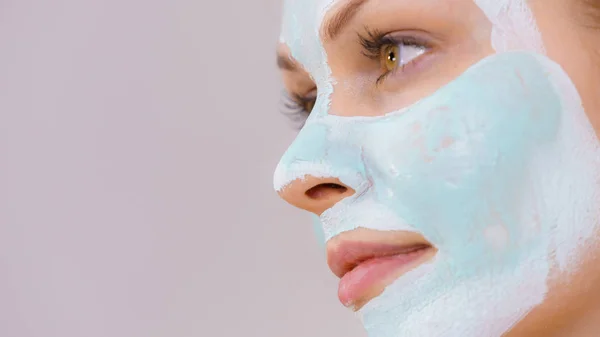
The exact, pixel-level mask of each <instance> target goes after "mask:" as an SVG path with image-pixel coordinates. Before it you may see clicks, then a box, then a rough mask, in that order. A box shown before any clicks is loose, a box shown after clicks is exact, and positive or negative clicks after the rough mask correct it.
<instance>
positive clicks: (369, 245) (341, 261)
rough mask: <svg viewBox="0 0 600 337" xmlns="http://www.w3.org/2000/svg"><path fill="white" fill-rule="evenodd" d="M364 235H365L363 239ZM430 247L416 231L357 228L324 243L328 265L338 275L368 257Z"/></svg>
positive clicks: (368, 258)
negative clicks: (384, 230) (383, 230)
mask: <svg viewBox="0 0 600 337" xmlns="http://www.w3.org/2000/svg"><path fill="white" fill-rule="evenodd" d="M365 233H366V234H367V235H364V234H365ZM365 236H368V238H366V239H365ZM432 247H433V246H432V245H431V244H430V243H429V242H428V241H427V240H425V238H423V237H422V236H421V235H419V234H417V233H410V232H381V231H374V230H368V229H358V230H353V231H350V232H345V233H342V234H340V235H338V236H336V237H334V238H333V239H331V240H330V241H329V242H328V243H327V264H328V265H329V268H330V269H331V271H332V272H333V273H334V274H335V275H336V276H337V277H339V278H342V277H344V275H346V273H348V272H350V271H352V270H353V269H354V268H356V267H357V266H358V265H360V264H361V263H363V262H366V261H369V260H371V259H374V258H380V257H387V256H394V255H400V254H408V253H412V252H415V251H418V250H421V249H427V248H432Z"/></svg>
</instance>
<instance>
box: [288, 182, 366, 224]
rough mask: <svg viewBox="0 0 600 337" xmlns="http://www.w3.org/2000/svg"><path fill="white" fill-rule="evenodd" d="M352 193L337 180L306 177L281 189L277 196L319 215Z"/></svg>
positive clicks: (350, 189) (352, 191)
mask: <svg viewBox="0 0 600 337" xmlns="http://www.w3.org/2000/svg"><path fill="white" fill-rule="evenodd" d="M354 192H355V191H354V190H353V189H352V188H350V187H348V186H346V185H344V184H343V183H342V182H341V181H340V180H339V179H336V178H317V177H313V176H307V177H304V178H302V179H296V180H294V181H293V182H292V183H290V184H289V185H287V186H286V187H284V188H283V189H281V191H279V196H281V197H282V198H283V199H284V200H285V201H287V202H288V203H290V204H291V205H293V206H296V207H298V208H302V209H304V210H307V211H309V212H312V213H314V214H316V215H321V214H322V213H323V212H325V211H326V210H328V209H330V208H331V207H333V206H334V205H335V204H337V203H338V202H339V201H341V200H342V199H344V198H347V197H349V196H351V195H353V194H354Z"/></svg>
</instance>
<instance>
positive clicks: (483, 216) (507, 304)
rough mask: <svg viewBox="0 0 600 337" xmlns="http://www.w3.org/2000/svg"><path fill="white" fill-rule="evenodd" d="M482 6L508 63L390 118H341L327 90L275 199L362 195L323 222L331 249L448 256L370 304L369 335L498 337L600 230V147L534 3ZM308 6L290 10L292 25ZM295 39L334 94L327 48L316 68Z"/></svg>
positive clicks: (477, 71) (478, 67)
mask: <svg viewBox="0 0 600 337" xmlns="http://www.w3.org/2000/svg"><path fill="white" fill-rule="evenodd" d="M324 3H325V2H324V1H316V2H315V4H314V5H315V6H317V7H319V8H326V7H327V6H328V5H329V4H328V5H327V6H324ZM476 3H477V4H478V5H480V6H481V8H482V10H483V11H484V13H486V15H488V16H489V18H490V21H491V22H492V23H494V24H495V25H494V33H493V36H492V41H493V45H494V47H496V50H497V52H498V53H497V54H494V55H492V56H490V57H487V58H485V59H483V60H481V61H480V62H478V63H477V64H475V65H473V66H472V67H471V68H469V69H468V70H467V71H466V72H465V73H463V74H462V75H461V76H459V77H458V78H456V79H455V80H454V81H453V82H451V83H450V84H448V85H446V86H444V87H442V88H441V89H439V90H438V91H437V92H435V93H434V94H433V95H431V96H429V97H427V98H425V99H423V100H421V101H420V102H418V103H416V104H414V105H412V106H410V107H408V108H405V109H402V110H400V111H395V112H392V113H389V114H386V115H384V116H380V117H344V118H341V117H338V116H334V115H330V114H328V106H329V105H328V101H327V98H328V97H329V95H331V92H329V93H327V91H326V94H324V95H323V96H320V100H321V104H318V106H317V107H316V109H318V110H317V111H316V112H315V113H313V114H312V115H311V117H310V118H309V120H308V122H307V124H306V126H305V127H304V129H303V130H301V132H300V134H299V135H298V138H297V139H296V140H295V142H294V143H293V144H292V145H291V146H290V148H289V149H288V151H287V152H286V154H285V155H284V156H283V158H282V160H281V162H280V164H279V166H278V168H277V171H276V174H275V186H276V188H277V189H279V188H282V187H283V186H285V185H286V184H287V183H289V182H291V181H293V180H295V179H297V178H299V177H302V176H304V175H309V174H310V175H314V176H323V177H331V176H333V177H337V178H339V179H340V180H341V181H343V182H344V183H345V184H347V185H349V186H350V187H352V188H353V189H354V190H356V194H355V195H353V196H352V197H350V198H347V199H345V200H343V201H342V202H340V203H338V204H336V205H335V206H334V207H333V208H331V209H330V210H328V211H326V212H325V213H323V215H322V216H321V219H320V220H321V223H322V225H323V231H324V238H325V240H328V239H330V238H332V237H334V236H336V235H338V234H339V233H341V232H344V231H349V230H353V229H356V228H358V227H366V228H371V229H377V230H409V231H415V232H419V233H421V234H423V235H424V236H425V237H426V238H427V239H428V240H429V241H430V242H431V243H433V244H434V245H435V246H436V248H438V251H439V252H438V254H437V256H436V257H435V259H434V260H433V261H432V262H431V263H428V264H425V265H422V266H420V267H418V268H417V269H415V270H413V271H412V272H410V273H408V274H407V275H404V276H402V277H401V278H400V279H398V280H397V281H396V282H395V283H394V284H392V285H391V286H389V287H388V288H387V289H386V290H385V291H384V293H383V294H382V295H380V296H379V297H377V298H376V299H374V300H372V301H371V302H369V303H368V304H367V305H366V306H365V307H363V309H362V310H361V312H360V313H361V314H362V316H363V321H364V324H365V327H366V329H367V331H368V332H369V335H370V336H372V337H396V336H415V335H416V336H462V337H481V336H500V335H501V334H503V333H504V332H506V331H507V330H509V329H510V328H511V327H512V326H513V325H514V324H516V323H517V322H518V321H519V320H520V319H521V318H522V317H523V316H524V315H526V314H527V313H528V312H529V311H530V310H531V309H533V308H534V307H535V306H537V305H538V304H540V303H542V302H543V300H544V298H545V296H546V291H547V280H548V275H549V273H550V271H551V270H552V269H553V268H554V267H555V266H558V267H560V268H561V269H562V270H566V271H569V270H570V269H569V268H573V267H574V263H575V262H576V261H577V255H576V253H577V247H578V244H579V242H580V240H582V239H586V238H589V237H591V233H592V231H594V230H595V229H596V226H597V224H598V222H599V219H600V218H599V214H598V213H599V212H600V211H599V210H598V209H597V206H596V203H597V201H598V200H599V199H598V186H596V185H595V182H597V181H598V180H597V179H598V173H599V172H600V146H599V144H598V140H597V138H596V136H595V134H594V132H593V130H592V128H591V126H590V124H589V121H588V120H587V118H586V116H585V113H584V112H583V110H582V108H581V102H580V100H579V96H578V94H577V92H576V90H575V88H574V86H573V85H572V83H571V82H570V80H569V78H568V77H567V75H566V74H565V73H564V72H563V71H562V69H561V68H560V67H559V66H558V65H557V64H555V63H554V62H552V61H551V60H549V59H548V58H547V57H545V56H543V54H541V53H542V52H543V48H542V49H540V46H541V44H538V43H539V41H540V40H539V39H538V38H539V34H537V33H535V32H537V30H535V25H534V24H533V21H532V19H531V17H530V18H529V19H526V18H525V17H524V16H523V14H524V13H525V14H527V13H528V12H526V6H525V4H524V3H523V2H518V1H510V3H509V1H506V2H502V1H497V0H495V1H492V2H489V1H488V2H485V3H484V2H483V1H476ZM494 3H495V4H494ZM498 4H500V5H498ZM509 4H510V6H508V5H509ZM305 6H307V5H305V2H302V4H300V2H298V1H296V2H288V3H286V12H287V13H288V14H287V15H286V18H287V19H289V18H293V17H294V16H295V14H293V13H299V12H300V11H301V10H302V9H301V8H300V7H305ZM515 10H518V12H514V11H515ZM290 13H292V14H290ZM529 14H530V13H529ZM321 18H322V17H321ZM297 19H299V17H296V20H297ZM520 20H526V21H522V22H521V21H520ZM318 22H320V21H318ZM528 25H529V26H528ZM527 27H528V28H527ZM517 28H518V29H521V30H522V35H521V34H520V33H521V31H515V29H517ZM285 31H286V30H284V32H285ZM287 31H288V33H287V34H284V39H285V41H286V43H288V44H289V46H290V49H291V50H292V53H293V55H294V57H296V56H297V55H296V54H294V53H295V52H297V53H298V57H301V58H304V59H305V61H302V60H300V61H301V62H307V63H305V64H308V68H311V67H312V68H314V70H313V71H314V72H316V73H319V74H321V75H318V76H315V75H313V76H315V78H317V77H318V78H321V81H324V82H317V83H318V84H319V88H323V87H324V88H333V86H332V83H333V82H332V81H333V80H332V79H331V74H330V72H327V68H328V66H327V64H326V61H325V60H326V58H325V57H324V55H325V54H324V51H323V48H322V46H321V45H320V44H319V45H318V46H316V51H315V52H314V53H313V54H312V56H311V57H315V58H318V57H321V58H320V59H319V62H320V63H319V64H317V63H318V62H316V61H314V60H312V59H311V58H310V57H307V56H306V55H305V54H306V53H307V51H306V50H304V49H302V50H300V49H299V48H300V47H301V46H302V45H299V44H297V42H298V41H303V42H302V43H306V41H311V38H310V37H308V38H307V39H306V40H296V39H294V38H293V37H292V35H293V34H291V33H289V30H287ZM313 33H314V32H313V31H312V30H311V31H303V32H296V34H298V35H300V36H301V35H302V34H306V35H310V34H313ZM288 35H290V36H289V37H288ZM513 36H517V37H518V41H516V40H514V39H513ZM313 38H316V39H317V40H318V34H317V35H315V37H313ZM530 38H531V39H533V40H531V41H528V40H527V39H530ZM290 41H296V44H294V43H292V42H290ZM528 46H529V47H530V48H529V49H528ZM513 50H520V51H513ZM565 191H568V192H565ZM551 256H555V257H556V260H553V259H552V258H551Z"/></svg>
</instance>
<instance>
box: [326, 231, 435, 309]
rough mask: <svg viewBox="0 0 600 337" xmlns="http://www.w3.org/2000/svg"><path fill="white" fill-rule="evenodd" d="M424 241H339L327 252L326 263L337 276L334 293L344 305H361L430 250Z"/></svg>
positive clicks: (416, 263) (419, 260) (415, 263)
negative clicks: (403, 242)
mask: <svg viewBox="0 0 600 337" xmlns="http://www.w3.org/2000/svg"><path fill="white" fill-rule="evenodd" d="M433 250H434V249H433V247H431V245H429V244H426V243H415V244H410V245H402V246H398V245H390V244H376V243H367V242H342V243H341V244H340V245H339V247H338V248H337V249H335V251H331V252H328V264H329V266H330V268H331V270H332V271H333V272H334V273H335V274H336V275H337V276H338V277H340V283H339V288H338V297H339V299H340V301H341V302H342V304H344V305H345V306H354V307H355V309H358V308H356V307H357V306H362V305H364V304H365V303H366V302H368V301H369V300H370V299H371V298H373V297H375V296H377V295H379V294H380V293H381V292H382V291H383V290H384V289H385V287H386V286H387V285H389V284H390V283H392V282H393V281H394V280H395V279H396V278H398V277H400V276H401V275H402V274H404V273H406V272H408V271H409V270H410V269H412V268H414V267H416V265H418V264H419V262H421V261H422V260H423V258H424V257H425V256H426V255H429V253H431V252H432V251H433Z"/></svg>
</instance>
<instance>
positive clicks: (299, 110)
mask: <svg viewBox="0 0 600 337" xmlns="http://www.w3.org/2000/svg"><path fill="white" fill-rule="evenodd" d="M279 111H280V112H281V113H282V114H283V115H285V116H286V117H287V118H289V120H290V121H291V122H292V124H293V126H294V128H297V129H301V128H302V127H303V126H304V123H305V122H306V119H307V118H308V115H309V114H310V113H309V112H308V111H306V110H305V109H304V107H303V106H302V105H301V104H299V103H298V101H297V100H295V99H294V98H293V97H292V96H291V95H290V94H289V93H288V92H287V91H286V90H282V91H281V97H280V100H279Z"/></svg>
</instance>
